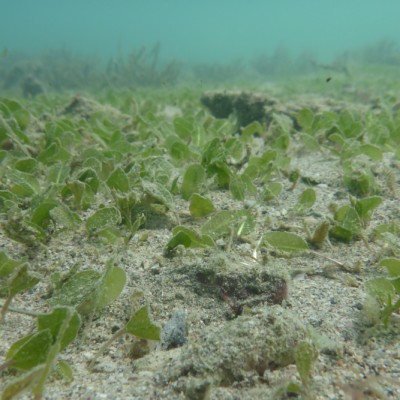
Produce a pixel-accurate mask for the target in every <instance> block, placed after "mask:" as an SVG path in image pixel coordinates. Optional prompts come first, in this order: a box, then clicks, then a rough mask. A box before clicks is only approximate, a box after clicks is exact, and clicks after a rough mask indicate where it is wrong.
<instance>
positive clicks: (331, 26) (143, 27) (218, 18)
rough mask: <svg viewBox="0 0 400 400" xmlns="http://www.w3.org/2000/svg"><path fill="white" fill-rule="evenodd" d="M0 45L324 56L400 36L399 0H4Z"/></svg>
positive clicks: (107, 52)
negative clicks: (282, 52)
mask: <svg viewBox="0 0 400 400" xmlns="http://www.w3.org/2000/svg"><path fill="white" fill-rule="evenodd" d="M0 6H1V7H0V9H1V13H0V49H2V50H3V49H7V51H8V52H24V53H30V54H36V53H38V52H40V51H43V50H47V49H54V48H55V49H57V48H66V49H68V50H69V51H72V52H74V53H78V54H84V55H90V56H92V55H96V56H101V57H102V58H104V59H107V58H109V57H112V56H115V55H117V54H121V52H122V53H126V54H127V53H129V52H130V51H131V50H132V49H138V48H140V47H141V46H153V45H154V44H155V43H157V42H159V43H160V46H161V49H162V52H161V54H162V56H163V57H164V58H165V59H171V58H176V59H179V60H180V61H183V62H188V61H189V62H192V61H193V62H210V61H211V62H230V61H231V60H233V59H235V58H246V59H247V58H251V57H255V56H257V55H259V54H263V53H271V52H273V51H274V49H276V48H278V47H281V48H285V49H286V50H287V51H288V52H289V53H290V54H292V55H296V54H300V53H301V52H303V51H310V52H313V53H314V54H315V55H316V56H317V57H318V58H319V59H320V60H327V61H329V60H330V59H332V58H334V57H335V55H336V54H338V53H340V52H343V51H345V50H347V49H354V48H359V47H362V46H366V45H368V44H371V43H374V42H377V41H379V40H381V39H389V40H393V41H396V42H397V41H399V39H400V24H399V20H400V18H399V17H400V1H398V0H380V1H378V0H376V1H373V0H330V1H328V0H303V1H301V0H274V1H272V0H264V1H263V0H249V1H239V0H213V1H211V0H203V1H194V0H131V1H128V0H114V1H111V0H79V1H74V0H69V1H61V0H14V1H6V0H1V1H0Z"/></svg>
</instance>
